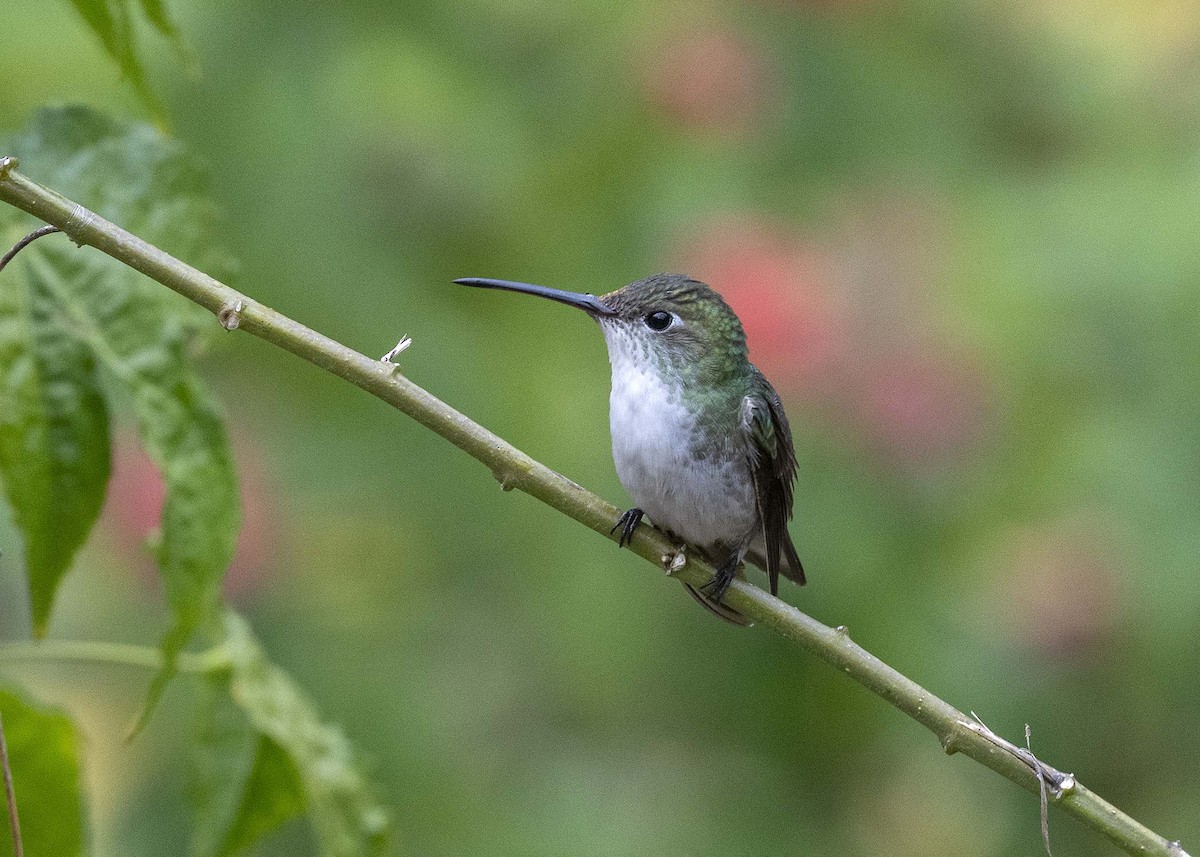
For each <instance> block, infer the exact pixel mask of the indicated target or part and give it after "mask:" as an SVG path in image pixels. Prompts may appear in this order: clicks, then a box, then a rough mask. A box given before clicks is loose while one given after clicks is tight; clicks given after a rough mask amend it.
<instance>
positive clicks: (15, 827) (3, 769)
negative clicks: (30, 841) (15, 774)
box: [0, 717, 25, 857]
mask: <svg viewBox="0 0 1200 857" xmlns="http://www.w3.org/2000/svg"><path fill="white" fill-rule="evenodd" d="M0 775H3V777H4V803H5V804H6V805H7V806H8V830H9V832H10V833H11V834H12V844H13V857H23V855H24V854H25V845H24V844H23V843H22V842H21V816H20V815H19V814H18V813H17V793H16V790H15V789H13V778H12V768H11V767H9V764H8V742H7V741H5V740H4V719H3V718H2V717H0Z"/></svg>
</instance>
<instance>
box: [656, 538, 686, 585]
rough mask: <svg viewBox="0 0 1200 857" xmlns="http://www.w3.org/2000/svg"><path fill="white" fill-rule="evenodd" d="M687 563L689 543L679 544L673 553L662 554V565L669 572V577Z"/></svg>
mask: <svg viewBox="0 0 1200 857" xmlns="http://www.w3.org/2000/svg"><path fill="white" fill-rule="evenodd" d="M685 565H687V545H679V547H677V548H675V550H674V552H673V553H665V554H663V555H662V567H663V571H665V572H666V573H667V577H671V576H672V575H673V574H675V572H677V571H679V569H681V568H683V567H684V566H685Z"/></svg>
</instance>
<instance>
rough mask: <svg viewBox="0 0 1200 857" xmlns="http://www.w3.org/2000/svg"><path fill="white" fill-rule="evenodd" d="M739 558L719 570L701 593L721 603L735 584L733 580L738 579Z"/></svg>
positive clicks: (733, 559) (701, 588) (732, 559)
mask: <svg viewBox="0 0 1200 857" xmlns="http://www.w3.org/2000/svg"><path fill="white" fill-rule="evenodd" d="M737 570H738V557H737V556H736V555H735V556H733V557H731V558H730V560H729V562H727V563H725V564H724V565H723V566H721V567H720V568H718V569H717V573H716V574H714V575H713V579H712V580H710V581H709V582H708V583H706V584H704V585H703V586H701V587H700V591H701V592H703V593H704V594H705V595H707V596H708V597H709V598H710V599H712V600H713V601H715V602H716V603H717V604H720V603H721V599H722V598H724V597H725V593H726V592H728V591H729V586H730V584H731V583H733V579H734V578H735V577H737Z"/></svg>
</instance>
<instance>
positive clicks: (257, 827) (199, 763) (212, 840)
mask: <svg viewBox="0 0 1200 857" xmlns="http://www.w3.org/2000/svg"><path fill="white" fill-rule="evenodd" d="M227 691H228V680H227V679H224V680H215V679H214V680H211V681H210V682H209V684H208V687H207V688H206V697H207V698H206V700H205V701H204V703H203V704H202V705H201V706H199V708H198V714H199V722H200V728H199V729H198V731H197V736H196V742H195V745H194V747H193V753H192V766H191V770H192V789H191V792H192V805H193V808H194V813H193V814H194V816H195V824H194V826H193V833H192V848H191V851H192V854H193V855H195V857H229V855H233V854H237V853H240V852H241V851H244V850H245V849H247V848H249V847H250V846H251V845H253V844H254V843H255V842H256V841H258V839H260V838H261V837H262V836H264V835H266V834H267V833H270V832H271V831H272V830H274V829H275V828H276V827H278V826H279V825H280V824H282V823H283V822H284V821H286V820H287V819H289V818H293V817H295V816H297V815H300V814H301V813H303V812H304V792H303V790H302V788H301V785H300V779H299V775H298V774H297V772H296V767H295V765H294V764H292V761H291V759H290V758H289V757H288V755H287V754H286V753H285V752H284V751H283V750H282V748H280V747H279V745H278V744H276V743H275V742H274V741H272V740H271V739H270V738H267V737H266V736H265V735H262V734H260V733H258V732H257V731H256V730H255V729H254V727H253V726H251V725H250V722H249V721H248V720H247V719H246V715H245V714H244V713H243V712H242V711H241V710H240V709H238V708H237V707H236V706H235V705H234V704H233V702H232V700H230V698H229V696H228V693H227Z"/></svg>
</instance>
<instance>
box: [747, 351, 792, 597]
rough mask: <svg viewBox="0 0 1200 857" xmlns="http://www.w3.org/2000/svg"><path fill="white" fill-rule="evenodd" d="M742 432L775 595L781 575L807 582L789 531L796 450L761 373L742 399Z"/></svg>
mask: <svg viewBox="0 0 1200 857" xmlns="http://www.w3.org/2000/svg"><path fill="white" fill-rule="evenodd" d="M742 432H743V433H744V435H745V437H746V441H747V449H748V450H749V452H748V455H749V458H750V468H751V471H752V472H753V474H754V494H755V499H756V501H757V503H758V513H759V518H760V520H761V521H762V534H763V541H764V542H765V543H766V555H765V556H764V557H763V560H764V561H765V562H764V565H765V566H766V571H767V576H768V577H769V578H770V581H771V594H772V595H775V594H776V593H778V591H779V572H780V571H781V570H782V571H783V573H784V575H786V576H787V577H790V578H791V579H792V580H794V581H796V582H797V583H799V584H803V583H804V567H803V566H802V565H801V564H800V557H799V556H798V555H797V554H796V547H795V545H793V544H792V538H791V536H790V535H789V534H788V530H787V522H788V520H789V519H790V518H791V517H792V481H793V480H794V479H795V478H796V450H795V448H794V447H793V446H792V430H791V427H790V426H789V425H788V421H787V415H786V414H785V413H784V412H783V403H782V402H780V401H779V394H778V393H776V392H775V388H774V387H772V386H771V384H770V383H769V382H768V381H767V379H766V378H764V377H763V374H762V373H761V372H759V371H758V370H757V369H755V370H754V388H753V392H751V393H750V395H748V396H746V397H745V398H744V399H742ZM780 554H783V558H784V559H786V560H787V565H786V567H783V566H781V564H780Z"/></svg>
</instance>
